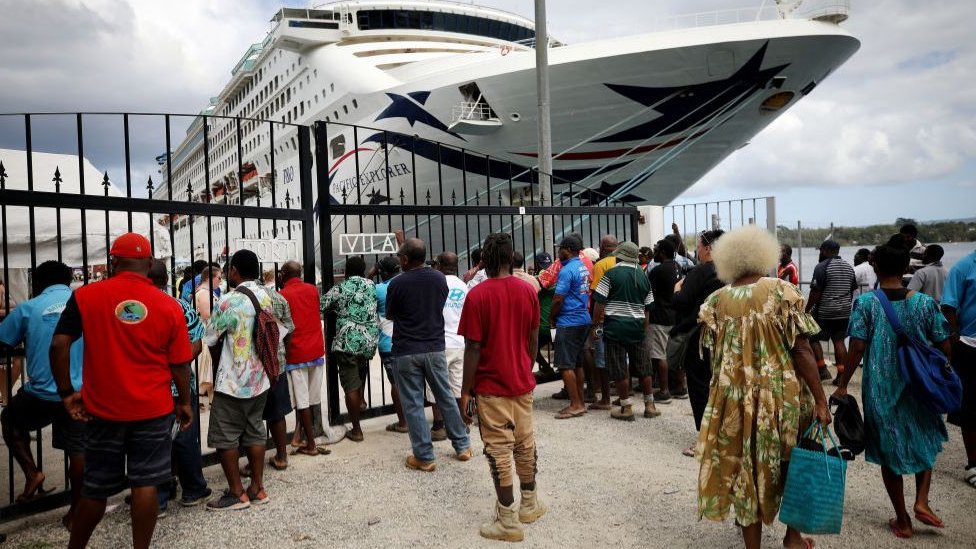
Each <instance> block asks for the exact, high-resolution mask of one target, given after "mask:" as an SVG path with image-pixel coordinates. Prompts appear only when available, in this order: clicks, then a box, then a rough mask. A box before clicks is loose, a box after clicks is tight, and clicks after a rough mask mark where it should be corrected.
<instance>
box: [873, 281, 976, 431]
mask: <svg viewBox="0 0 976 549" xmlns="http://www.w3.org/2000/svg"><path fill="white" fill-rule="evenodd" d="M874 295H875V297H877V298H878V301H880V302H881V307H882V308H883V309H884V312H885V316H887V317H888V322H889V323H891V327H892V328H894V330H895V333H896V334H897V335H898V369H899V370H900V371H901V377H902V379H903V380H904V381H905V384H906V385H908V388H909V389H910V390H911V391H912V392H913V393H914V394H915V396H916V397H917V398H918V399H919V400H920V401H922V402H923V403H925V404H926V405H927V406H928V407H929V408H930V409H932V410H933V411H934V412H936V413H939V414H946V413H949V412H954V411H956V410H958V409H959V407H960V406H962V382H961V381H960V380H959V376H958V375H957V374H956V372H954V371H953V370H952V367H951V366H950V365H949V359H948V358H946V356H945V354H943V353H942V351H940V350H938V349H936V348H935V347H932V346H931V345H928V344H926V343H923V342H921V341H918V340H917V339H915V338H914V337H912V336H910V335H909V334H908V332H906V331H905V327H904V326H902V324H901V321H900V320H898V315H897V314H895V309H894V308H893V307H892V306H891V302H890V301H888V296H886V295H885V294H884V292H883V291H882V290H881V288H878V289H877V290H875V291H874Z"/></svg>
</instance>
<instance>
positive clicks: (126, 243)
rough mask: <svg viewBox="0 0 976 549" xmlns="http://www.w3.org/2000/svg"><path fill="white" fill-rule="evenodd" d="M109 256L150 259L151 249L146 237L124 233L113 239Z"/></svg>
mask: <svg viewBox="0 0 976 549" xmlns="http://www.w3.org/2000/svg"><path fill="white" fill-rule="evenodd" d="M108 253H109V255H111V256H115V257H127V258H131V259H145V258H147V257H152V247H150V245H149V241H148V240H146V237H144V236H142V235H141V234H138V233H125V234H124V235H122V236H120V237H118V238H116V239H115V242H113V243H112V249H111V250H110V251H109V252H108Z"/></svg>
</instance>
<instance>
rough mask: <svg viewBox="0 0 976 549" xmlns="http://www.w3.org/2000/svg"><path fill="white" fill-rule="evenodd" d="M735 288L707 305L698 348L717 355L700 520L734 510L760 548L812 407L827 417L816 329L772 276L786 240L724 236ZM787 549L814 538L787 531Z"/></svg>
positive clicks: (719, 249) (747, 232) (722, 270)
mask: <svg viewBox="0 0 976 549" xmlns="http://www.w3.org/2000/svg"><path fill="white" fill-rule="evenodd" d="M712 258H713V260H714V262H715V267H716V269H717V271H718V276H719V278H720V279H722V280H723V281H725V282H727V283H729V285H728V286H725V287H724V288H722V289H720V290H718V291H716V292H715V293H713V294H711V295H710V296H709V297H708V299H706V300H705V303H704V304H703V305H702V307H701V311H700V313H699V321H700V322H701V325H702V336H701V347H702V349H709V350H710V351H711V365H712V372H713V375H712V382H711V387H710V390H709V398H708V405H707V406H706V408H705V416H704V419H703V423H702V429H701V432H700V434H699V438H698V446H697V451H696V454H697V457H698V459H699V460H700V461H701V470H700V472H699V477H698V514H699V518H701V517H705V518H708V519H710V520H715V521H723V520H725V519H726V517H727V516H728V514H729V509H730V508H732V509H733V510H734V513H735V521H736V524H737V525H738V526H739V527H740V528H742V537H743V540H744V542H745V546H746V547H747V548H750V549H752V548H758V547H759V546H760V541H761V537H762V525H763V523H765V524H771V523H772V522H773V520H774V519H775V518H776V515H777V513H778V512H779V505H780V500H781V498H782V495H783V488H784V486H785V484H786V475H785V472H786V471H785V467H784V465H785V464H786V462H788V461H789V459H790V452H791V450H792V449H793V447H794V446H795V445H796V444H797V439H798V436H799V434H800V433H801V432H802V431H801V428H802V427H805V426H806V425H808V424H809V422H810V420H811V413H812V415H815V416H816V418H817V419H818V420H820V421H821V422H823V423H824V424H828V423H830V413H829V412H828V411H827V402H826V398H825V396H824V392H823V388H822V387H821V385H820V377H819V376H818V375H817V365H816V361H815V360H814V359H813V351H812V349H811V348H810V344H809V342H808V340H807V338H808V337H809V336H812V335H814V334H816V333H817V332H818V331H819V327H818V326H817V323H816V322H814V320H813V318H812V317H810V315H808V314H806V313H804V302H803V296H802V295H801V294H800V292H799V291H798V290H797V288H796V286H793V285H792V284H790V283H788V282H785V281H783V280H779V279H775V278H765V274H766V273H770V272H772V271H773V269H774V268H775V267H776V264H777V262H778V261H779V244H778V243H777V242H776V239H775V238H774V237H773V236H772V235H771V234H769V233H768V232H767V231H765V230H763V229H760V228H758V227H755V226H748V227H744V228H741V229H737V230H735V231H732V232H730V233H726V234H725V235H724V236H723V237H722V239H721V240H719V241H718V242H717V243H716V244H715V246H714V248H713V250H712ZM783 545H784V546H786V547H791V548H792V547H798V548H803V547H812V546H813V541H812V540H811V539H809V538H803V537H801V536H800V533H799V532H798V531H796V530H794V529H792V528H787V530H786V537H785V538H784V539H783Z"/></svg>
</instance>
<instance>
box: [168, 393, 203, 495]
mask: <svg viewBox="0 0 976 549" xmlns="http://www.w3.org/2000/svg"><path fill="white" fill-rule="evenodd" d="M173 400H174V402H175V400H176V399H173ZM197 400H198V399H197V397H196V395H191V397H190V405H191V406H193V422H192V423H190V428H189V429H187V430H186V431H180V432H179V433H177V434H176V438H174V439H173V460H174V461H176V475H177V477H179V479H180V486H182V487H183V499H184V500H193V499H196V498H199V497H201V496H204V495H206V494H207V479H205V478H203V458H202V457H201V456H200V444H199V443H198V442H197V438H198V437H199V436H200V422H199V421H198V420H197V406H198V404H197ZM174 489H175V484H174V483H172V482H165V483H163V484H160V485H159V486H157V487H156V491H157V497H158V498H159V508H160V509H165V508H166V505H167V504H168V503H169V499H170V496H172V495H173V491H174Z"/></svg>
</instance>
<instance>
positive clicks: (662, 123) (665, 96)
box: [594, 42, 789, 143]
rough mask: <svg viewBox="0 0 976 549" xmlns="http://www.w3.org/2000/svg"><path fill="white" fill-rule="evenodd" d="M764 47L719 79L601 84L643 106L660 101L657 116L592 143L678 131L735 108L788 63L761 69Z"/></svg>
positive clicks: (696, 125)
mask: <svg viewBox="0 0 976 549" xmlns="http://www.w3.org/2000/svg"><path fill="white" fill-rule="evenodd" d="M768 46H769V42H766V43H765V44H763V45H762V46H761V47H760V48H759V50H758V51H756V53H755V54H753V56H752V57H751V58H749V60H748V61H746V62H745V64H744V65H742V67H740V68H739V70H737V71H735V73H734V74H732V75H731V76H729V77H728V78H726V79H723V80H714V81H712V82H705V83H703V84H691V85H688V86H675V87H669V88H645V87H642V86H630V85H623V84H604V85H605V86H606V87H608V88H610V89H611V90H613V91H614V92H616V93H618V94H620V95H622V96H624V97H626V98H627V99H630V100H632V101H635V102H637V103H640V104H641V105H644V106H645V107H649V106H651V105H655V104H657V103H658V102H661V103H660V104H659V105H657V106H656V107H654V110H655V111H657V112H658V113H660V116H658V117H657V118H655V119H653V120H650V121H648V122H644V123H643V124H638V125H637V126H633V127H631V128H627V129H625V130H622V131H620V132H617V133H614V134H612V135H608V136H605V137H601V138H599V139H595V140H594V142H598V143H620V142H628V141H640V140H645V139H649V138H651V137H653V136H656V135H671V134H676V133H682V132H685V131H687V130H689V129H692V128H697V127H699V126H702V125H704V124H707V123H708V121H709V120H710V119H711V118H712V117H713V116H714V115H715V114H717V113H718V112H720V111H722V110H723V109H733V108H735V106H737V105H739V104H741V103H742V102H743V101H745V100H746V99H748V98H749V97H750V96H752V95H753V94H754V93H755V92H757V91H759V90H760V89H761V88H762V87H763V86H765V85H766V83H767V82H769V80H770V79H771V78H773V77H774V76H776V75H777V74H779V73H780V72H782V71H783V69H785V68H786V67H788V66H789V63H787V64H785V65H778V66H775V67H770V68H768V69H762V68H761V67H762V62H763V59H764V58H765V56H766V48H767V47H768Z"/></svg>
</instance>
